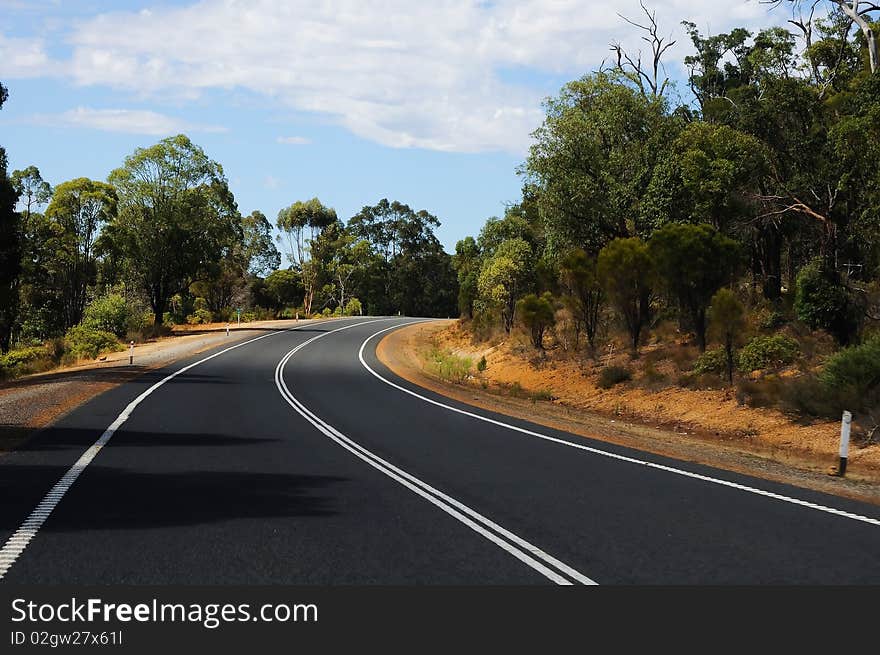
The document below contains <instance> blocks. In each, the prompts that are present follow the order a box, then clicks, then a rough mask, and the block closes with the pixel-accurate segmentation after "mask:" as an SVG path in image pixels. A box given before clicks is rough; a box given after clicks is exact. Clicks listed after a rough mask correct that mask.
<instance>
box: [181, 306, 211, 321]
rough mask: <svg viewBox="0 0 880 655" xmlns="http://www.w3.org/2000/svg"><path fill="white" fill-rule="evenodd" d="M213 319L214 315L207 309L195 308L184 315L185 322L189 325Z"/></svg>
mask: <svg viewBox="0 0 880 655" xmlns="http://www.w3.org/2000/svg"><path fill="white" fill-rule="evenodd" d="M213 321H214V315H213V314H212V313H211V312H210V311H209V310H207V309H197V310H195V311H194V312H193V313H192V314H189V315H187V317H186V322H187V323H189V324H190V325H204V324H206V323H212V322H213Z"/></svg>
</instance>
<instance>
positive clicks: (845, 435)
mask: <svg viewBox="0 0 880 655" xmlns="http://www.w3.org/2000/svg"><path fill="white" fill-rule="evenodd" d="M851 425H852V413H851V412H847V411H844V412H843V419H841V421H840V463H839V464H838V465H837V475H839V476H840V477H843V476H844V475H846V460H847V458H848V457H849V431H850V427H851Z"/></svg>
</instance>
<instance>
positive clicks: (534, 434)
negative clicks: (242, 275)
mask: <svg viewBox="0 0 880 655" xmlns="http://www.w3.org/2000/svg"><path fill="white" fill-rule="evenodd" d="M399 327H402V326H400V325H393V326H391V327H390V328H386V329H384V330H379V331H378V332H376V333H375V334H372V335H370V336H369V337H367V338H366V339H365V340H364V342H363V343H362V344H361V348H360V351H359V352H358V358H359V359H360V360H361V364H362V365H363V367H364V368H365V369H367V370H368V371H369V372H370V373H372V374H373V375H374V376H375V377H376V378H378V379H379V380H381V381H382V382H384V383H385V384H387V385H389V386H392V387H394V388H395V389H398V390H399V391H402V392H404V393H406V394H409V395H410V396H413V397H414V398H418V399H419V400H423V401H424V402H426V403H430V404H432V405H436V406H437V407H442V408H443V409H447V410H449V411H451V412H456V413H457V414H463V415H464V416H469V417H471V418H475V419H477V420H479V421H484V422H486V423H491V424H492V425H497V426H499V427H502V428H507V429H508V430H513V431H515V432H520V433H522V434H527V435H529V436H531V437H537V438H538V439H543V440H545V441H551V442H553V443H557V444H560V445H562V446H567V447H569V448H576V449H578V450H583V451H586V452H588V453H592V454H594V455H601V456H603V457H608V458H611V459H616V460H618V461H621V462H627V463H630V464H638V465H640V466H646V467H648V468H653V469H658V470H661V471H666V472H667V473H674V474H675V475H681V476H684V477H688V478H693V479H695V480H702V481H703V482H709V483H712V484H717V485H721V486H724V487H730V488H732V489H738V490H739V491H745V492H747V493H751V494H756V495H758V496H765V497H767V498H773V499H774V500H780V501H782V502H786V503H790V504H792V505H799V506H801V507H806V508H808V509H813V510H817V511H820V512H826V513H828V514H833V515H835V516H841V517H844V518H847V519H852V520H853V521H861V522H863V523H869V524H871V525H878V526H880V519H875V518H873V517H870V516H863V515H861V514H854V513H852V512H847V511H844V510H841V509H836V508H834V507H828V506H827V505H820V504H818V503H812V502H810V501H807V500H801V499H800V498H793V497H791V496H785V495H783V494H777V493H774V492H772V491H765V490H764V489H758V488H757V487H750V486H748V485H744V484H740V483H738V482H730V481H728V480H721V479H719V478H713V477H710V476H708V475H701V474H699V473H692V472H691V471H685V470H684V469H679V468H675V467H673V466H666V465H664V464H656V463H654V462H650V461H647V460H642V459H636V458H635V457H627V456H626V455H618V454H617V453H612V452H609V451H607V450H601V449H599V448H592V447H590V446H585V445H583V444H577V443H572V442H570V441H566V440H564V439H558V438H556V437H551V436H549V435H546V434H542V433H540V432H534V431H533V430H527V429H526V428H521V427H518V426H516V425H511V424H510V423H504V422H503V421H498V420H495V419H493V418H489V417H488V416H482V415H480V414H475V413H474V412H469V411H466V410H464V409H459V408H458V407H453V406H451V405H447V404H445V403H441V402H439V401H436V400H433V399H432V398H427V397H426V396H423V395H421V394H418V393H416V392H415V391H411V390H410V389H407V388H406V387H402V386H401V385H399V384H395V383H394V382H392V381H391V380H388V379H386V378H384V377H382V376H381V375H380V374H379V373H377V372H376V371H374V370H373V369H372V368H371V367H370V365H369V364H367V362H366V360H365V359H364V348H366V345H367V343H369V342H370V341H371V340H372V339H374V338H375V337H377V336H379V335H380V334H383V333H385V332H388V331H390V330H394V329H396V328H399Z"/></svg>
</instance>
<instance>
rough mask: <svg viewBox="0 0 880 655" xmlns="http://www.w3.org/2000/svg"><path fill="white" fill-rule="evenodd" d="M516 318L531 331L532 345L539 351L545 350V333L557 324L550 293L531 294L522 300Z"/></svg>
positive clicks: (518, 303) (517, 306) (517, 304)
mask: <svg viewBox="0 0 880 655" xmlns="http://www.w3.org/2000/svg"><path fill="white" fill-rule="evenodd" d="M516 316H517V317H518V318H519V320H520V322H521V323H522V324H523V326H524V327H525V328H526V329H527V330H528V331H529V334H530V336H531V339H532V345H533V346H534V347H535V348H537V349H538V350H543V348H544V333H545V332H546V331H547V328H549V327H551V326H552V325H553V324H554V323H556V315H555V313H554V311H553V297H552V296H551V295H550V293H549V292H545V293H544V294H543V295H541V296H538V295H535V294H534V293H530V294H529V295H527V296H525V297H524V298H522V299H521V300H520V301H519V302H517V303H516Z"/></svg>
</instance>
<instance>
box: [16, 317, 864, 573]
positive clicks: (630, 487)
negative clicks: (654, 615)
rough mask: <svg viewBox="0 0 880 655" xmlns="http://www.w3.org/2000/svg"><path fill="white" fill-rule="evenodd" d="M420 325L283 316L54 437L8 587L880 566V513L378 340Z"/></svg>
mask: <svg viewBox="0 0 880 655" xmlns="http://www.w3.org/2000/svg"><path fill="white" fill-rule="evenodd" d="M413 320H415V319H402V318H366V317H365V318H359V319H343V320H339V321H331V322H324V323H318V324H314V325H304V326H302V327H301V328H300V329H294V330H285V331H276V332H266V333H264V334H263V335H261V336H260V337H258V338H257V339H254V340H251V341H246V342H244V343H242V344H239V345H236V346H233V347H232V348H228V347H227V348H226V349H224V348H217V349H215V350H211V351H207V352H204V353H201V354H199V355H197V356H195V357H192V358H191V359H189V360H185V361H182V362H177V363H175V364H174V365H172V366H170V367H169V368H167V369H162V370H158V371H154V372H150V373H148V374H146V375H144V376H141V377H139V378H137V379H136V380H134V381H130V382H126V383H124V384H122V385H120V386H118V387H116V388H113V389H111V390H109V391H107V392H106V393H104V394H102V395H100V396H98V397H97V398H95V399H93V400H91V401H90V402H88V403H86V404H85V405H83V406H81V407H79V408H78V409H77V410H75V411H74V412H72V413H70V414H68V415H67V416H66V417H65V418H63V419H62V420H61V421H60V422H59V423H57V424H56V425H54V426H53V427H51V428H49V429H47V430H45V431H42V432H40V433H38V434H36V435H34V436H33V437H32V438H31V440H30V441H29V442H28V443H27V444H25V446H23V447H22V448H21V449H19V450H18V451H16V452H13V453H10V454H9V455H6V456H3V457H0V497H2V498H3V502H2V503H0V544H5V545H3V546H2V549H0V573H3V578H2V582H14V583H26V582H39V583H101V584H116V583H158V584H165V583H190V584H198V583H209V584H210V583H248V584H262V583H289V584H298V583H304V584H311V583H315V584H425V583H428V584H591V583H598V584H629V583H639V584H727V583H736V584H753V583H761V584H764V583H768V584H770V583H773V584H780V583H782V584H785V583H818V584H852V583H873V584H878V583H880V557H878V556H877V554H878V552H880V508H877V507H875V506H872V505H866V504H861V503H857V502H854V501H848V500H845V499H841V498H837V497H832V496H826V495H823V494H820V493H816V492H811V491H806V490H802V489H797V488H794V487H788V486H785V485H781V484H775V483H772V482H767V481H763V480H756V479H752V478H748V477H746V476H741V475H737V474H734V473H729V472H726V471H720V470H715V469H711V468H708V467H704V466H699V465H696V464H691V463H687V462H679V461H676V460H671V459H664V458H662V457H658V456H654V455H648V454H645V453H641V452H638V451H634V450H629V449H626V448H622V447H617V446H613V445H609V444H606V443H602V442H598V441H595V442H594V441H590V440H588V439H584V438H582V437H578V436H573V435H569V434H566V433H564V432H559V431H555V430H552V429H550V428H546V427H543V426H537V425H533V424H529V423H527V422H524V421H520V420H517V419H510V418H506V417H504V416H501V415H496V414H492V413H491V412H486V411H483V410H477V409H474V408H473V407H470V406H468V405H463V404H460V403H458V402H456V401H452V400H448V399H446V398H444V397H442V396H438V395H436V394H434V393H432V392H430V391H425V390H423V389H421V388H419V387H416V386H414V385H412V384H410V383H408V382H405V381H403V380H401V379H400V378H397V377H396V376H394V375H393V374H392V373H391V372H389V371H388V370H387V369H386V368H385V367H384V366H383V365H382V364H381V363H379V362H378V361H377V359H376V357H375V352H374V351H375V346H376V344H377V342H378V340H379V339H380V338H381V336H382V335H381V334H377V333H379V332H380V331H384V330H387V329H394V328H395V327H396V326H402V325H405V324H408V323H410V322H412V321H413ZM206 358H207V359H206ZM175 373H176V375H175ZM169 376H173V377H169ZM163 380H164V382H162V381H163ZM157 383H161V384H158V386H155V385H156V384H157ZM108 428H109V430H108Z"/></svg>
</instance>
